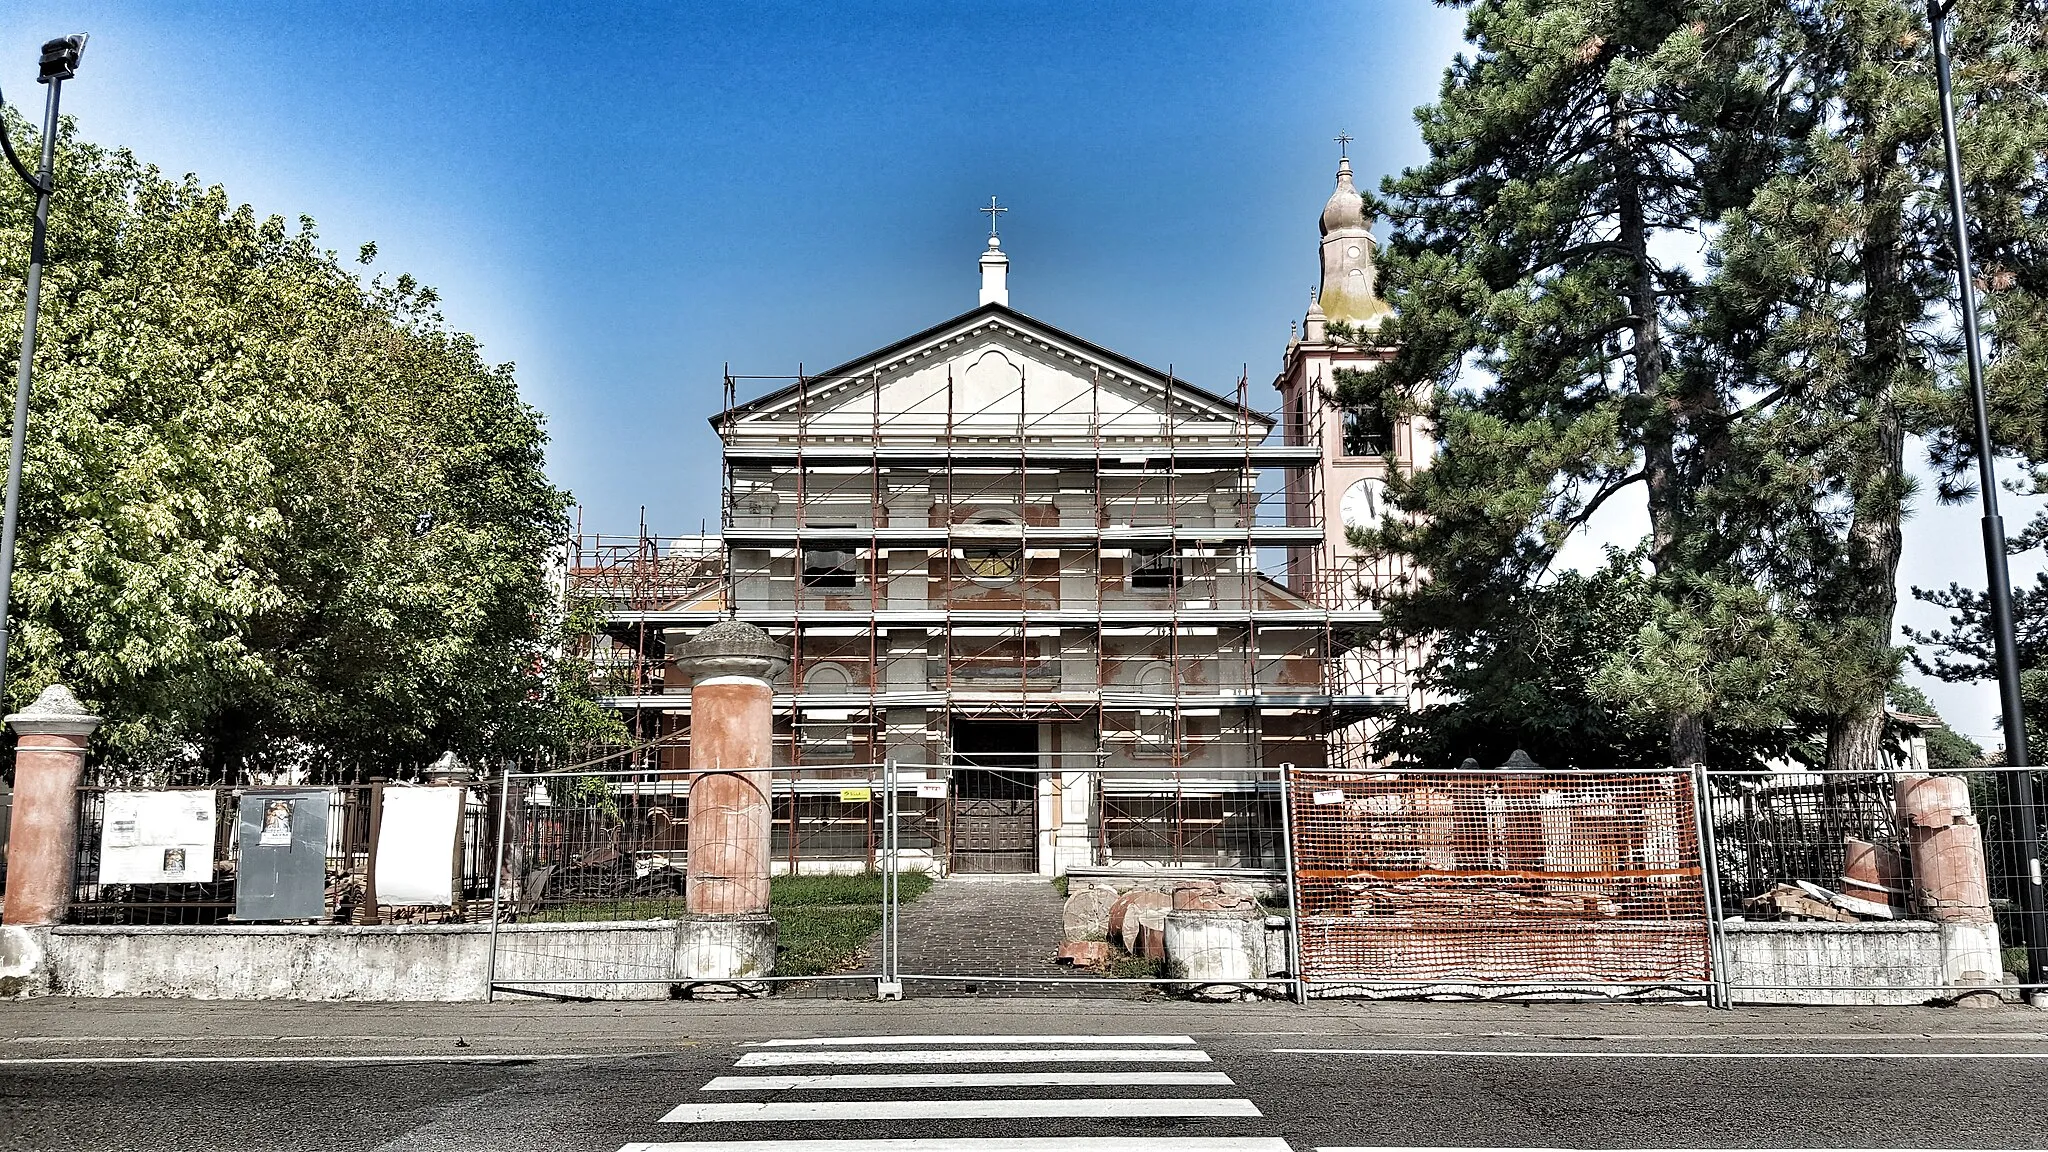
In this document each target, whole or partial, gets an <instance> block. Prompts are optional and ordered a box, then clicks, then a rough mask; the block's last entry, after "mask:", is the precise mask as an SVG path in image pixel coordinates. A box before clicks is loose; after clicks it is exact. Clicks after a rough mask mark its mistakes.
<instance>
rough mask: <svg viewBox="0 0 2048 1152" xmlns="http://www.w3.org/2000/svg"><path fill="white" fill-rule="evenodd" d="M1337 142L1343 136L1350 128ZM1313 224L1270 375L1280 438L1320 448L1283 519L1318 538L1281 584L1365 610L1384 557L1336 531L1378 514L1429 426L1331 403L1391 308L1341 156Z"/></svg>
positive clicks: (1374, 354)
mask: <svg viewBox="0 0 2048 1152" xmlns="http://www.w3.org/2000/svg"><path fill="white" fill-rule="evenodd" d="M1337 140H1338V143H1339V144H1340V145H1348V144H1349V143H1350V137H1349V136H1339V137H1338V138H1337ZM1320 226H1321V231H1322V240H1321V250H1320V255H1321V258H1322V259H1321V263H1322V281H1321V284H1320V285H1319V287H1318V288H1317V290H1316V293H1315V295H1314V297H1312V298H1311V300H1310V301H1309V306H1308V314H1307V316H1305V317H1304V318H1303V321H1302V325H1301V332H1300V334H1299V335H1298V336H1296V337H1294V338H1292V339H1290V340H1289V341H1288V344H1287V353H1286V356H1285V359H1284V361H1283V364H1282V367H1281V370H1280V376H1279V378H1278V379H1277V380H1275V381H1274V387H1276V388H1278V389H1279V391H1280V402H1281V411H1282V413H1283V414H1284V427H1285V430H1286V438H1287V443H1289V444H1294V445H1313V446H1317V447H1320V448H1321V449H1322V462H1321V464H1320V466H1319V467H1318V468H1317V469H1316V471H1315V473H1314V474H1313V475H1311V474H1310V473H1308V472H1307V471H1306V470H1303V471H1300V472H1295V473H1291V474H1290V476H1291V480H1290V483H1289V487H1288V521H1289V523H1292V524H1301V525H1316V524H1319V525H1321V526H1322V537H1323V538H1322V543H1321V544H1320V545H1315V546H1311V545H1299V546H1296V547H1294V548H1291V549H1290V550H1289V553H1288V584H1289V587H1290V588H1291V589H1292V590H1293V591H1294V592H1295V593H1296V594H1298V595H1301V596H1304V597H1307V598H1310V599H1313V600H1315V601H1317V602H1318V603H1321V604H1323V605H1325V606H1326V607H1330V608H1338V609H1361V608H1371V607H1372V606H1373V605H1374V604H1375V602H1376V601H1377V599H1378V595H1379V593H1380V592H1381V591H1382V590H1384V588H1385V587H1386V586H1387V585H1388V583H1389V582H1390V581H1391V580H1392V579H1393V578H1394V577H1395V575H1396V574H1395V573H1394V572H1393V571H1392V570H1391V569H1390V568H1389V565H1388V562H1387V561H1384V560H1380V559H1377V558H1373V557H1368V556H1365V555H1362V554H1361V553H1360V552H1359V550H1358V549H1357V548H1355V547H1353V546H1352V544H1351V542H1350V540H1349V539H1348V538H1347V536H1346V531H1345V530H1346V529H1347V528H1349V527H1372V526H1374V525H1376V524H1377V523H1378V522H1379V519H1380V517H1381V515H1382V514H1384V512H1385V511H1386V479H1387V476H1388V475H1389V474H1391V473H1393V472H1395V471H1405V470H1411V469H1414V468H1416V467H1419V466H1421V465H1422V464H1425V463H1427V457H1428V452H1429V444H1430V442H1431V441H1430V433H1429V430H1428V428H1427V427H1426V426H1423V424H1422V422H1421V421H1418V420H1416V419H1415V418H1413V417H1406V416H1401V417H1396V416H1393V415H1391V414H1389V413H1386V412H1383V411H1380V410H1379V409H1378V408H1377V407H1374V406H1364V407H1352V408H1346V407H1341V406H1339V405H1338V403H1337V402H1336V395H1335V394H1336V389H1337V384H1338V374H1339V373H1341V372H1346V371H1347V370H1370V369H1371V368H1373V367H1374V366H1376V365H1378V364H1381V363H1383V362H1385V361H1387V360H1389V359H1392V357H1393V355H1394V349H1393V347H1392V346H1391V345H1388V344H1384V343H1382V342H1380V340H1379V339H1378V338H1377V333H1378V330H1379V327H1380V325H1381V324H1382V323H1383V322H1384V321H1385V320H1386V318H1387V317H1388V316H1391V315H1392V314H1393V310H1392V309H1391V308H1389V307H1388V306H1387V303H1386V301H1384V300H1381V299H1380V297H1379V293H1378V290H1377V286H1376V284H1375V281H1374V266H1373V255H1374V248H1375V245H1374V242H1373V238H1372V220H1371V219H1370V218H1369V217H1368V216H1367V215H1366V211H1365V197H1363V196H1361V195H1360V194H1359V192H1358V187H1357V185H1356V184H1354V183H1353V182H1352V175H1351V158H1350V157H1349V156H1348V155H1343V156H1340V157H1339V158H1338V160H1337V186H1336V189H1335V190H1334V191H1332V192H1331V193H1330V198H1329V200H1328V202H1326V203H1325V204H1324V205H1323V214H1322V218H1321V221H1320Z"/></svg>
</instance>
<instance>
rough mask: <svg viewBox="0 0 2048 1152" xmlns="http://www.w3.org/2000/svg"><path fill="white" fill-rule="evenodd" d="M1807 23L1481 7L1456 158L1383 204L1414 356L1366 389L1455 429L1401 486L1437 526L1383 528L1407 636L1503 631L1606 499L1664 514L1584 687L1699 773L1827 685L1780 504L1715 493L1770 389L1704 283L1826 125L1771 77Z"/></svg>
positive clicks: (1393, 277) (1403, 181) (1726, 9)
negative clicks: (1804, 688) (1743, 429)
mask: <svg viewBox="0 0 2048 1152" xmlns="http://www.w3.org/2000/svg"><path fill="white" fill-rule="evenodd" d="M1784 24H1785V19H1784V14H1783V13H1782V11H1781V10H1780V9H1779V7H1778V6H1776V5H1772V4H1766V3H1740V2H1717V0H1703V2H1680V3H1666V2H1643V3H1630V2H1621V3H1614V2H1597V0H1578V2H1564V3H1538V2H1535V0H1484V2H1479V3H1474V4H1472V5H1470V13H1469V16H1468V22H1467V31H1466V35H1467V39H1468V41H1469V42H1470V44H1471V46H1472V51H1471V53H1470V54H1468V55H1466V56H1463V57H1461V58H1460V59H1459V60H1458V61H1457V62H1456V63H1455V64H1454V65H1453V66H1452V67H1451V69H1450V71H1449V72H1448V73H1447V75H1446V77H1445V81H1444V85H1443V90H1442V94H1441V97H1440V99H1439V100H1438V102H1437V103H1436V104H1434V105H1431V106H1429V107H1426V108H1424V109H1422V110H1420V111H1419V112H1418V114H1417V117H1418V120H1419V122H1420V123H1421V126H1422V132H1423V138H1424V141H1425V143H1426V144H1427V145H1428V147H1429V151H1430V159H1429V161H1428V162H1427V163H1425V164H1423V165H1421V166H1419V167H1417V168H1414V169H1411V170H1409V171H1407V172H1404V173H1402V174H1401V175H1400V176H1399V177H1397V178H1393V179H1390V180H1389V181H1387V182H1386V185H1385V189H1384V191H1385V199H1384V202H1383V203H1382V204H1381V206H1380V207H1381V211H1382V213H1383V214H1384V215H1385V216H1386V217H1387V218H1388V219H1389V220H1390V222H1391V224H1392V239H1391V242H1390V243H1389V245H1388V247H1387V251H1386V253H1385V255H1384V259H1383V261H1382V264H1381V285H1382V294H1383V295H1384V296H1386V297H1387V298H1388V300H1389V302H1390V303H1391V304H1392V305H1393V306H1394V308H1395V310H1396V314H1397V317H1398V319H1396V320H1395V321H1393V322H1391V323H1390V325H1389V326H1388V327H1387V328H1386V329H1385V330H1383V336H1384V337H1387V338H1391V339H1392V340H1393V341H1395V342H1397V343H1398V346H1399V353H1398V355H1397V356H1396V358H1395V360H1394V361H1393V362H1392V363H1391V364H1390V365H1387V366H1386V367H1384V368H1382V369H1381V370H1379V371H1377V372H1375V373H1372V374H1371V375H1369V376H1361V377H1353V378H1350V379H1347V380H1345V381H1340V387H1339V392H1340V397H1339V399H1340V401H1342V402H1347V403H1349V402H1361V401H1363V402H1379V403H1382V404H1385V405H1389V406H1398V405H1409V406H1412V407H1420V408H1422V409H1424V410H1425V412H1426V415H1427V416H1428V418H1429V419H1430V420H1431V421H1432V423H1433V424H1434V426H1435V428H1436V430H1437V436H1438V440H1439V451H1438V454H1437V455H1436V457H1435V458H1434V460H1433V461H1432V462H1431V464H1430V466H1429V467H1428V468H1427V469H1426V470H1424V471H1421V472H1419V473H1417V474H1416V475H1415V476H1414V477H1413V478H1412V479H1411V480H1408V481H1406V482H1399V483H1397V484H1396V485H1395V486H1394V495H1395V500H1396V502H1397V505H1398V506H1399V507H1400V508H1401V509H1402V510H1403V511H1404V512H1406V513H1409V514H1410V515H1409V516H1406V517H1402V518H1397V519H1392V520H1389V521H1388V522H1387V523H1386V524H1385V525H1384V526H1383V527H1382V528H1381V529H1379V530H1377V531H1373V532H1366V533H1361V534H1360V539H1361V542H1362V543H1365V544H1367V545H1369V546H1373V547H1378V548H1383V549H1387V550H1392V551H1397V552H1402V553H1406V554H1407V555H1409V556H1410V557H1412V558H1413V559H1414V560H1415V562H1416V563H1417V565H1418V566H1419V567H1420V569H1421V570H1423V571H1425V572H1427V573H1428V574H1429V577H1428V579H1427V580H1426V581H1424V582H1421V583H1419V584H1418V585H1416V586H1415V587H1414V588H1412V589H1410V590H1408V591H1407V592H1406V593H1405V594H1403V595H1401V596H1398V597H1396V598H1394V600H1393V602H1392V603H1391V604H1390V605H1389V607H1388V612H1387V619H1388V623H1387V629H1388V630H1389V631H1390V632H1393V633H1396V634H1400V635H1406V636H1446V635H1472V634H1474V633H1476V632H1478V631H1481V630H1483V627H1484V624H1485V621H1486V620H1487V619H1488V618H1489V617H1491V616H1494V615H1495V614H1498V613H1501V612H1503V611H1507V610H1509V609H1510V607H1511V606H1512V605H1514V604H1515V603H1516V602H1517V601H1518V600H1519V599H1524V598H1526V597H1527V595H1528V590H1529V589H1531V588H1533V587H1537V586H1540V585H1542V584H1543V583H1545V582H1546V581H1548V580H1550V579H1552V578H1553V575H1552V572H1551V568H1552V565H1553V563H1554V561H1555V559H1556V557H1557V554H1558V551H1559V550H1560V548H1562V547H1563V545H1564V544H1565V542H1566V541H1567V540H1568V539H1569V538H1570V537H1571V536H1572V535H1573V534H1574V533H1577V532H1580V531H1582V530H1583V529H1584V528H1585V526H1586V525H1587V523H1588V522H1589V521H1590V520H1591V519H1592V517H1593V516H1594V515H1595V514H1596V513H1598V512H1599V511H1600V510H1601V509H1602V508H1603V507H1605V506H1607V505H1609V504H1610V503H1612V502H1616V501H1623V500H1627V501H1636V502H1638V503H1639V506H1641V507H1642V508H1643V509H1644V510H1645V512H1646V513H1647V516H1648V522H1649V529H1650V530H1649V536H1648V538H1647V540H1646V541H1645V542H1644V547H1643V549H1642V556H1643V565H1644V567H1645V569H1646V572H1647V574H1648V587H1647V590H1646V599H1645V601H1644V604H1643V617H1642V620H1641V623H1640V625H1639V626H1638V627H1637V628H1636V629H1635V630H1634V631H1633V632H1632V633H1630V634H1629V635H1627V636H1626V637H1622V638H1618V640H1617V643H1616V644H1615V645H1614V646H1613V648H1612V649H1610V650H1609V651H1607V652H1606V653H1604V654H1603V656H1602V658H1601V659H1600V660H1599V661H1597V662H1596V663H1597V667H1594V668H1592V669H1591V670H1590V671H1588V672H1584V673H1582V674H1581V675H1582V678H1584V679H1586V681H1587V684H1588V688H1589V689H1590V690H1592V691H1593V692H1594V693H1595V694H1596V695H1598V696H1599V697H1600V698H1602V699H1604V700H1606V701H1607V705H1608V707H1610V708H1613V709H1618V710H1621V711H1626V712H1631V713H1635V714H1638V715H1647V716H1652V717H1654V718H1655V719H1656V721H1657V727H1658V728H1659V729H1661V730H1662V731H1663V732H1664V733H1665V740H1666V743H1667V747H1668V750H1669V756H1670V759H1671V761H1672V762H1674V763H1677V764H1680V765H1688V764H1694V763H1699V762H1701V761H1702V760H1703V759H1704V758H1705V756H1706V752H1707V745H1708V739H1709V730H1710V728H1711V727H1712V726H1714V725H1717V724H1718V725H1722V726H1726V727H1729V728H1756V729H1773V728H1777V727H1779V726H1782V724H1783V723H1784V722H1785V720H1786V719H1787V717H1788V716H1789V715H1790V711H1791V709H1792V707H1793V706H1794V704H1795V703H1796V700H1795V697H1796V692H1795V691H1793V690H1794V689H1795V688H1796V686H1797V684H1798V683H1799V682H1800V679H1801V677H1799V676H1798V675H1796V674H1794V671H1793V669H1794V667H1795V666H1796V665H1797V663H1798V662H1799V661H1800V660H1801V659H1802V658H1803V655H1804V649H1803V647H1802V645H1801V644H1800V643H1799V642H1798V640H1799V636H1798V630H1797V627H1796V625H1795V624H1794V623H1793V622H1792V620H1791V619H1790V617H1789V616H1788V615H1787V614H1786V613H1784V612H1783V611H1781V610H1780V609H1781V606H1780V605H1779V603H1778V602H1777V601H1776V600H1775V599H1774V595H1773V593H1772V592H1771V591H1770V590H1769V589H1768V588H1765V587H1763V586H1761V585H1759V583H1758V582H1757V580H1756V578H1755V572H1754V563H1753V558H1752V557H1751V555H1750V551H1751V549H1752V548H1753V547H1755V546H1756V541H1757V540H1758V539H1759V538H1760V537H1761V536H1763V535H1764V534H1765V530H1766V529H1767V528H1768V527H1770V523H1769V522H1770V521H1771V519H1772V517H1773V516H1775V510H1774V509H1773V508H1772V507H1771V506H1768V505H1765V506H1744V505H1733V504H1731V503H1730V502H1728V501H1725V500H1722V499H1720V498H1718V497H1717V496H1716V492H1717V488H1716V485H1717V483H1719V480H1720V476H1721V474H1722V473H1723V472H1724V471H1725V470H1726V469H1727V467H1728V465H1729V457H1730V449H1731V445H1732V443H1733V442H1734V438H1733V434H1732V432H1731V427H1732V425H1733V424H1734V423H1735V422H1737V421H1738V420H1739V419H1741V418H1746V416H1747V415H1748V413H1746V412H1745V411H1744V410H1743V397H1744V394H1745V390H1746V389H1747V388H1748V387H1749V386H1750V385H1751V384H1752V383H1753V380H1752V379H1751V377H1750V375H1749V374H1750V373H1751V372H1752V371H1753V369H1752V368H1751V366H1750V364H1749V363H1748V361H1747V360H1745V359H1743V358H1741V357H1731V356H1728V355H1726V354H1725V353H1724V352H1723V351H1722V350H1721V349H1719V348H1717V347H1715V346H1714V345H1712V344H1711V343H1709V342H1707V341H1704V340H1703V339H1702V338H1701V336H1700V330H1701V326H1702V325H1703V324H1704V323H1705V321H1706V319H1707V317H1708V316H1709V314H1710V312H1711V310H1712V305H1711V296H1712V294H1713V286H1712V284H1711V283H1710V282H1706V281H1703V280H1702V279H1701V277H1700V276H1699V275H1698V266H1699V260H1698V254H1699V253H1700V252H1701V251H1702V250H1703V249H1705V248H1706V247H1708V246H1709V244H1710V242H1711V236H1712V231H1713V228H1714V226H1715V224H1716V222H1717V221H1718V218H1719V217H1720V215H1721V214H1722V213H1723V212H1725V211H1726V210H1727V209H1728V208H1729V207H1730V206H1735V205H1740V204H1742V203H1745V202H1746V201H1747V199H1748V196H1749V195H1750V193H1751V192H1752V190H1753V189H1754V188H1755V187H1756V186H1757V185H1758V184H1759V183H1761V182H1762V181H1763V180H1764V179H1766V178H1768V177H1769V175H1770V174H1771V173H1773V172H1774V171H1776V169H1777V167H1778V165H1779V163H1780V162H1781V159H1782V153H1783V144H1784V141H1785V140H1786V139H1788V137H1791V138H1796V136H1797V134H1798V133H1799V132H1801V131H1803V128H1804V124H1805V117H1806V115H1807V113H1806V112H1805V110H1804V109H1803V108H1802V107H1801V105H1800V104H1799V102H1798V101H1797V99H1796V94H1795V91H1794V86H1795V83H1796V79H1795V78H1794V77H1792V76H1788V75H1785V74H1783V73H1780V72H1775V71H1772V70H1771V69H1769V68H1768V67H1764V66H1762V62H1763V61H1767V60H1768V59H1769V53H1768V52H1766V51H1765V50H1764V48H1763V45H1765V44H1766V43H1767V42H1768V41H1769V40H1771V39H1772V38H1773V37H1775V36H1778V35H1782V34H1784V32H1785V28H1784ZM1418 395H1422V396H1423V397H1424V398H1423V399H1421V400H1420V401H1417V400H1416V399H1415V397H1417V396H1418ZM1759 507H1761V508H1762V512H1763V514H1761V515H1759V514H1757V513H1758V512H1759ZM1752 521H1754V523H1752ZM1455 647H1456V646H1452V648H1455ZM1451 650H1452V649H1446V650H1445V651H1446V652H1449V651H1451Z"/></svg>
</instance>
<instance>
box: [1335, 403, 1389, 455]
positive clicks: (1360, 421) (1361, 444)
mask: <svg viewBox="0 0 2048 1152" xmlns="http://www.w3.org/2000/svg"><path fill="white" fill-rule="evenodd" d="M1393 447H1394V423H1393V421H1391V420H1389V419H1387V414H1386V412H1385V411H1383V410H1382V409H1381V408H1380V406H1379V405H1377V404H1363V405H1359V406H1357V407H1353V408H1346V409H1344V454H1345V455H1346V456H1385V455H1386V454H1387V453H1388V452H1391V451H1392V450H1393Z"/></svg>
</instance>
